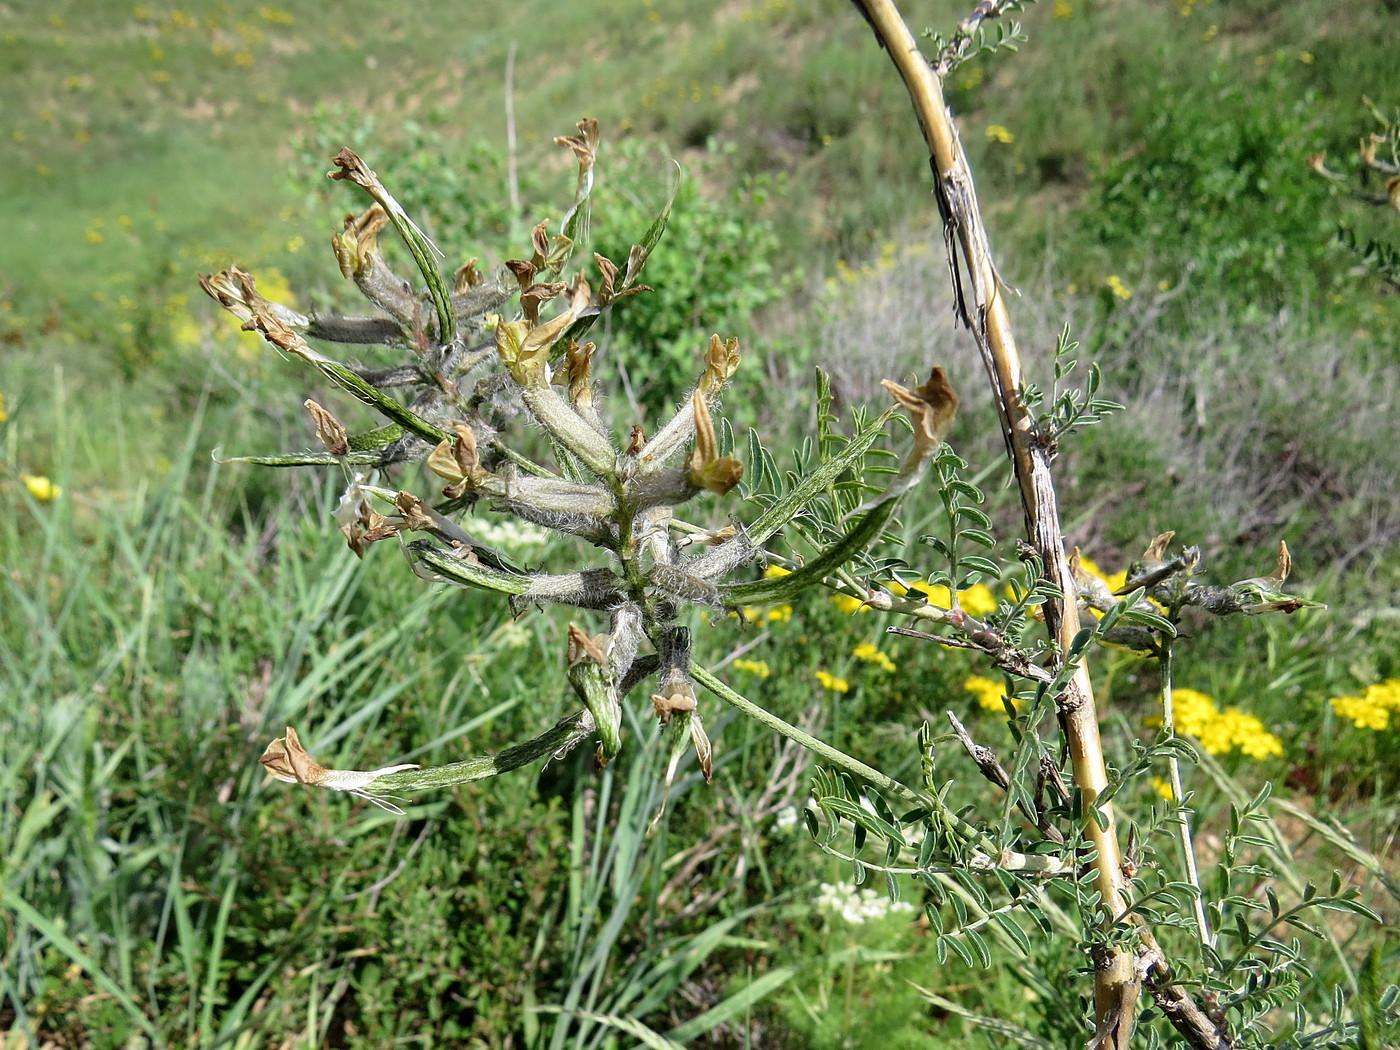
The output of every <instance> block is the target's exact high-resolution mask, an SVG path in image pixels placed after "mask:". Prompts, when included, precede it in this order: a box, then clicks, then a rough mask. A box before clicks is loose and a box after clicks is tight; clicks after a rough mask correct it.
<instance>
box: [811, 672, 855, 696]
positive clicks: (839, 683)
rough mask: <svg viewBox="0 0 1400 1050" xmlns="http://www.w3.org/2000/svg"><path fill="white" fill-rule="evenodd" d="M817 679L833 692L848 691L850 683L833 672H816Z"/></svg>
mask: <svg viewBox="0 0 1400 1050" xmlns="http://www.w3.org/2000/svg"><path fill="white" fill-rule="evenodd" d="M817 681H818V682H820V683H821V684H822V685H823V686H824V687H826V688H827V689H830V690H831V691H832V692H833V693H847V692H850V689H851V683H850V682H848V681H846V680H845V679H844V678H837V677H836V676H835V675H834V674H827V673H826V672H825V671H818V672H817Z"/></svg>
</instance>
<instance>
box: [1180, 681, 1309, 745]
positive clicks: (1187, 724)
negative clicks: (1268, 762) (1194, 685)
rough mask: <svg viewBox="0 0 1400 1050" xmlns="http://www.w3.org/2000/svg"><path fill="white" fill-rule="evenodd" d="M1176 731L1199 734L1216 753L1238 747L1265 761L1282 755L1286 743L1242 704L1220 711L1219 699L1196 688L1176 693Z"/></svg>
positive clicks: (1204, 742) (1200, 739)
mask: <svg viewBox="0 0 1400 1050" xmlns="http://www.w3.org/2000/svg"><path fill="white" fill-rule="evenodd" d="M1172 696H1173V706H1174V708H1175V714H1176V731H1177V732H1178V733H1181V734H1182V735H1184V736H1191V737H1195V738H1196V739H1197V740H1199V741H1200V742H1201V746H1202V747H1203V748H1205V749H1206V750H1207V751H1208V752H1210V753H1211V754H1212V755H1223V754H1226V753H1227V752H1230V751H1233V750H1235V749H1236V748H1238V749H1239V750H1241V751H1243V752H1244V753H1245V754H1246V755H1248V756H1249V757H1250V758H1253V759H1256V760H1263V759H1265V758H1268V757H1269V756H1270V755H1282V754H1283V743H1282V742H1281V741H1280V740H1279V738H1278V737H1276V736H1274V734H1272V733H1270V732H1269V731H1268V730H1267V729H1265V728H1264V723H1263V722H1261V721H1259V719H1257V718H1255V717H1254V716H1253V715H1249V714H1245V713H1244V712H1243V711H1241V710H1240V709H1239V708H1238V707H1227V708H1225V710H1223V711H1222V710H1220V708H1219V707H1218V706H1216V703H1215V700H1214V699H1213V698H1212V697H1210V696H1208V695H1206V694H1205V693H1200V692H1197V691H1196V690H1195V689H1177V690H1175V691H1174V692H1173V694H1172Z"/></svg>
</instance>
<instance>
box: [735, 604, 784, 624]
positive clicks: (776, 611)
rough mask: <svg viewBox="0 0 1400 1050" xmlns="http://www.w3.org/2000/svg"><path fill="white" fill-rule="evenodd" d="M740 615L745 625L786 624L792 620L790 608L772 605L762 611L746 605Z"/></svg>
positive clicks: (758, 607) (755, 606)
mask: <svg viewBox="0 0 1400 1050" xmlns="http://www.w3.org/2000/svg"><path fill="white" fill-rule="evenodd" d="M740 613H741V615H742V616H743V617H744V622H745V623H787V622H788V621H789V620H791V619H792V606H791V605H774V606H773V607H772V608H769V609H764V608H761V607H760V606H757V605H746V606H744V608H743V609H741V610H740Z"/></svg>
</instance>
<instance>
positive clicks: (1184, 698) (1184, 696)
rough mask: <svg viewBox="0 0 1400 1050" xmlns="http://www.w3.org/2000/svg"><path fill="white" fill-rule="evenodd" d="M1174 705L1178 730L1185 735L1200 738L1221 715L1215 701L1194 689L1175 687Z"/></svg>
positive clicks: (1173, 693)
mask: <svg viewBox="0 0 1400 1050" xmlns="http://www.w3.org/2000/svg"><path fill="white" fill-rule="evenodd" d="M1172 707H1173V710H1174V713H1175V715H1176V731H1177V732H1178V733H1181V734H1183V735H1185V736H1194V737H1197V738H1199V737H1200V735H1201V734H1202V733H1203V732H1205V728H1206V726H1208V725H1210V724H1211V723H1212V722H1213V721H1215V719H1216V718H1218V717H1219V716H1220V709H1219V708H1218V707H1216V706H1215V701H1214V700H1213V699H1211V698H1210V697H1209V696H1207V695H1206V694H1205V693H1198V692H1197V691H1196V690H1194V689H1174V690H1173V691H1172Z"/></svg>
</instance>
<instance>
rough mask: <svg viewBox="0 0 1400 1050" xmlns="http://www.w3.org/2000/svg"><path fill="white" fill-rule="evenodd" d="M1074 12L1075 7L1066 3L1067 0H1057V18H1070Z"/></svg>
mask: <svg viewBox="0 0 1400 1050" xmlns="http://www.w3.org/2000/svg"><path fill="white" fill-rule="evenodd" d="M1072 14H1074V8H1072V7H1070V6H1069V4H1067V3H1065V0H1055V8H1054V16H1055V17H1056V18H1068V17H1069V16H1070V15H1072Z"/></svg>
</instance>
